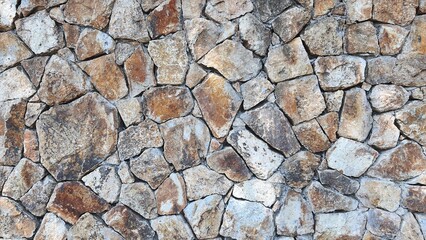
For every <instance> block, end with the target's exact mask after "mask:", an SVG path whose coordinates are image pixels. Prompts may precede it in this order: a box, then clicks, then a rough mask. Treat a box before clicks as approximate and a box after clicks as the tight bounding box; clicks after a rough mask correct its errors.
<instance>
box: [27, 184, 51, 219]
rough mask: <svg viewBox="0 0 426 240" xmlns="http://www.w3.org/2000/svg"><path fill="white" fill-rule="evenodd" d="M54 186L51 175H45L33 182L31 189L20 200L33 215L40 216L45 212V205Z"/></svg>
mask: <svg viewBox="0 0 426 240" xmlns="http://www.w3.org/2000/svg"><path fill="white" fill-rule="evenodd" d="M55 186H56V181H55V180H54V179H53V178H52V177H51V176H47V177H45V178H44V179H43V180H40V181H38V182H37V183H35V184H34V185H33V186H32V187H31V189H30V190H29V191H28V192H26V193H25V194H24V195H23V196H22V197H21V198H20V201H21V203H22V205H23V206H24V207H25V208H26V209H27V210H28V211H30V212H31V213H32V214H33V215H35V216H37V217H42V216H43V215H44V214H46V206H47V203H48V202H49V199H50V195H51V194H52V193H53V190H54V188H55Z"/></svg>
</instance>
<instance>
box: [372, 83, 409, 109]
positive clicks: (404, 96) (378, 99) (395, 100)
mask: <svg viewBox="0 0 426 240" xmlns="http://www.w3.org/2000/svg"><path fill="white" fill-rule="evenodd" d="M409 96H410V94H409V93H408V92H407V90H405V89H404V88H403V87H401V86H396V85H377V86H374V87H373V89H372V90H371V93H370V102H371V106H372V107H373V109H374V110H375V111H377V112H386V111H390V110H396V109H399V108H401V107H402V106H404V105H405V103H406V102H407V101H408V98H409Z"/></svg>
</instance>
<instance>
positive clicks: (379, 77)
mask: <svg viewBox="0 0 426 240" xmlns="http://www.w3.org/2000/svg"><path fill="white" fill-rule="evenodd" d="M396 62H397V59H396V58H394V57H389V56H382V57H378V58H372V59H368V61H367V65H368V68H367V72H368V74H367V76H366V79H365V81H366V82H367V83H370V84H372V85H377V84H381V83H390V82H392V81H393V78H394V77H395V76H394V73H393V71H394V68H395V66H396Z"/></svg>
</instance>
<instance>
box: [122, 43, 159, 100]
mask: <svg viewBox="0 0 426 240" xmlns="http://www.w3.org/2000/svg"><path fill="white" fill-rule="evenodd" d="M116 59H117V56H116ZM124 70H125V72H126V76H127V81H128V84H129V95H130V96H131V97H135V96H136V95H139V94H140V93H141V92H143V91H145V90H146V89H147V88H149V87H151V86H153V85H155V76H154V63H153V61H152V59H151V57H150V56H149V54H148V52H147V51H146V49H145V48H142V47H138V48H136V50H135V51H134V52H133V53H132V54H131V55H130V56H129V57H128V58H127V59H126V60H125V62H124Z"/></svg>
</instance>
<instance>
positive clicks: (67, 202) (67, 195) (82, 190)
mask: <svg viewBox="0 0 426 240" xmlns="http://www.w3.org/2000/svg"><path fill="white" fill-rule="evenodd" d="M108 207H109V205H108V203H106V202H105V201H104V200H102V199H101V198H99V197H98V196H97V195H96V194H95V193H94V192H92V191H90V189H89V188H87V187H85V186H84V185H83V184H82V183H80V182H74V181H68V182H63V183H58V185H56V187H55V190H54V191H53V194H52V196H51V197H50V200H49V203H48V204H47V210H48V211H49V212H53V213H55V214H56V215H58V216H59V217H61V218H62V219H63V220H65V221H67V222H68V223H71V224H75V223H76V222H77V220H78V218H79V217H80V216H81V215H83V214H84V213H87V212H90V213H100V212H103V211H105V210H106V209H108Z"/></svg>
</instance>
